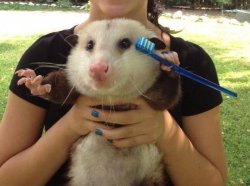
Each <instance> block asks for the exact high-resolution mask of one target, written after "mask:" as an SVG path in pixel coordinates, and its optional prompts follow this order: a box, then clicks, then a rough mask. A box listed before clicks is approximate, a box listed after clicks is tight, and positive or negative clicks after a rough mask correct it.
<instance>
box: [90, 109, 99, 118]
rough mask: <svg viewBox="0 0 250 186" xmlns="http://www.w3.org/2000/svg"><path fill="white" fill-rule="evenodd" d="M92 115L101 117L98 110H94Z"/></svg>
mask: <svg viewBox="0 0 250 186" xmlns="http://www.w3.org/2000/svg"><path fill="white" fill-rule="evenodd" d="M91 115H92V116H93V117H95V118H98V117H99V112H97V111H96V110H92V112H91Z"/></svg>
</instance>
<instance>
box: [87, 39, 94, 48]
mask: <svg viewBox="0 0 250 186" xmlns="http://www.w3.org/2000/svg"><path fill="white" fill-rule="evenodd" d="M94 45H95V43H94V41H93V40H90V41H89V42H88V43H87V45H86V50H87V51H91V50H93V48H94Z"/></svg>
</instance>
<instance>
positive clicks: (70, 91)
mask: <svg viewBox="0 0 250 186" xmlns="http://www.w3.org/2000/svg"><path fill="white" fill-rule="evenodd" d="M74 88H75V87H72V88H71V89H70V91H69V93H68V95H67V96H66V98H65V99H64V101H63V102H62V104H61V106H63V105H64V104H65V103H66V101H67V99H68V98H69V96H70V95H71V93H72V91H73V90H74Z"/></svg>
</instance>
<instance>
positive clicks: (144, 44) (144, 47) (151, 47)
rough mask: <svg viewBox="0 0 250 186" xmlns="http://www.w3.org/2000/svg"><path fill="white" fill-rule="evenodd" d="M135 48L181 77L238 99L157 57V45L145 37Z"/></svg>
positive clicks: (223, 89) (199, 77) (219, 87)
mask: <svg viewBox="0 0 250 186" xmlns="http://www.w3.org/2000/svg"><path fill="white" fill-rule="evenodd" d="M135 48H136V49H137V50H138V51H140V52H142V53H144V54H146V55H148V56H150V57H151V58H153V59H155V60H156V61H158V62H160V63H161V64H164V65H166V66H168V67H170V68H171V70H172V71H174V72H175V73H177V74H179V75H182V76H184V77H187V78H189V79H192V80H194V81H196V82H198V83H200V84H203V85H205V86H207V87H210V88H212V89H214V90H217V91H221V92H224V93H226V94H228V95H229V96H232V97H237V93H235V92H232V91H231V90H228V89H226V88H224V87H221V86H219V85H217V84H216V83H213V82H212V81H209V80H207V79H205V78H203V77H201V76H198V75H196V74H193V73H191V72H190V71H187V70H185V69H184V68H181V67H179V66H177V65H174V64H173V63H170V62H169V61H167V60H166V59H163V58H162V57H160V56H159V55H157V54H156V53H155V44H154V43H153V42H151V41H149V40H148V39H146V38H144V37H140V38H138V40H137V42H136V44H135Z"/></svg>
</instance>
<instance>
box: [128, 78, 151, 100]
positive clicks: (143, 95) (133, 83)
mask: <svg viewBox="0 0 250 186" xmlns="http://www.w3.org/2000/svg"><path fill="white" fill-rule="evenodd" d="M129 80H130V81H131V84H132V85H133V86H134V87H135V89H136V90H137V91H138V92H139V93H140V95H141V96H142V97H144V98H146V99H148V100H153V99H152V98H150V97H148V96H146V95H145V94H144V93H143V92H142V91H141V90H140V88H139V87H138V86H137V85H136V84H135V81H133V78H132V77H131V76H129Z"/></svg>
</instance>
